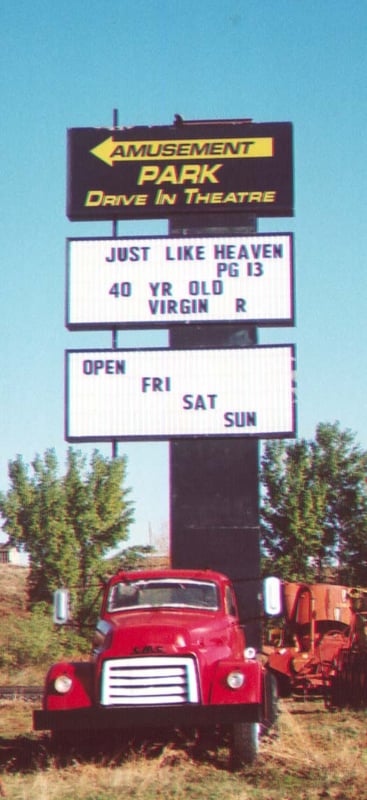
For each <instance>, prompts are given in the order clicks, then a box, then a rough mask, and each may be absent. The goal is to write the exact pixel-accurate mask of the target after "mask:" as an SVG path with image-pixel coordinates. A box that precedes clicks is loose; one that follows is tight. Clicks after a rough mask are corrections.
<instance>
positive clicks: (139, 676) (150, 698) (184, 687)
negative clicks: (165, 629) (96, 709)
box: [101, 656, 199, 706]
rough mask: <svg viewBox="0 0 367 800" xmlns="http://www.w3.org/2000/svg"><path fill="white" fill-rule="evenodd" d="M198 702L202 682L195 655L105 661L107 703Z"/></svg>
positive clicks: (103, 691) (104, 697)
mask: <svg viewBox="0 0 367 800" xmlns="http://www.w3.org/2000/svg"><path fill="white" fill-rule="evenodd" d="M198 702H199V692H198V682H197V675H196V667H195V662H194V659H193V658H176V657H174V656H166V657H163V656H157V657H146V658H116V659H113V660H110V661H105V662H104V664H103V668H102V683H101V704H102V705H103V706H111V705H123V706H131V705H162V704H164V703H166V704H168V703H198Z"/></svg>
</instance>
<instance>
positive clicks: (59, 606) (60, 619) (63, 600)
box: [53, 589, 69, 625]
mask: <svg viewBox="0 0 367 800" xmlns="http://www.w3.org/2000/svg"><path fill="white" fill-rule="evenodd" d="M53 610H54V614H53V619H54V623H55V625H66V623H67V622H68V621H69V592H68V590H67V589H56V592H54V607H53Z"/></svg>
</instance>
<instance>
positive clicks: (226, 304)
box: [66, 233, 293, 330]
mask: <svg viewBox="0 0 367 800" xmlns="http://www.w3.org/2000/svg"><path fill="white" fill-rule="evenodd" d="M226 321H229V322H258V323H261V324H266V323H271V324H273V325H274V324H281V325H286V324H292V323H293V264H292V236H291V234H287V233H285V234H273V233H271V234H262V235H258V236H243V237H238V236H237V237H229V236H226V237H212V238H207V237H205V238H186V237H185V238H183V239H178V238H138V239H131V238H129V239H69V240H68V243H67V299H66V325H67V327H68V328H69V329H70V330H77V329H79V328H89V329H91V328H111V327H114V328H128V327H137V326H139V327H149V328H153V327H166V328H167V327H169V326H171V325H174V324H177V323H179V324H182V323H187V322H197V323H200V324H202V323H206V322H226Z"/></svg>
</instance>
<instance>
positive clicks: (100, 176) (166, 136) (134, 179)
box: [67, 121, 293, 220]
mask: <svg viewBox="0 0 367 800" xmlns="http://www.w3.org/2000/svg"><path fill="white" fill-rule="evenodd" d="M292 169H293V167H292V125H291V123H290V122H272V123H251V122H246V121H245V122H230V121H227V122H226V121H224V122H216V123H208V122H202V123H200V122H197V123H193V124H192V123H190V124H188V123H187V124H185V123H182V124H181V125H171V126H158V127H151V128H149V127H145V126H144V127H133V128H71V129H70V130H69V131H68V188H67V215H68V217H69V219H70V220H113V219H128V218H130V219H138V218H152V219H153V218H165V219H167V218H169V217H172V215H174V214H177V213H179V214H182V213H190V214H193V213H195V214H197V213H203V212H205V213H208V212H210V213H212V212H221V213H222V214H223V213H225V212H227V213H228V212H230V213H233V212H241V213H244V212H245V213H250V214H253V215H257V216H260V217H262V216H263V217H274V216H278V217H282V216H292V215H293V172H292Z"/></svg>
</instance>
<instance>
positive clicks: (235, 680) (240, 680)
mask: <svg viewBox="0 0 367 800" xmlns="http://www.w3.org/2000/svg"><path fill="white" fill-rule="evenodd" d="M227 683H228V686H229V688H230V689H240V688H241V686H243V684H244V683H245V676H244V675H243V674H242V672H230V673H229V675H227Z"/></svg>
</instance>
